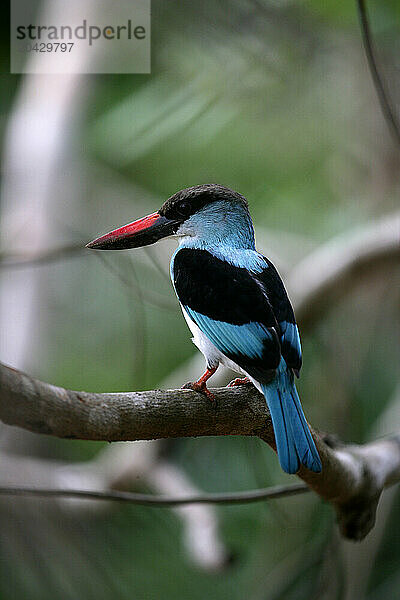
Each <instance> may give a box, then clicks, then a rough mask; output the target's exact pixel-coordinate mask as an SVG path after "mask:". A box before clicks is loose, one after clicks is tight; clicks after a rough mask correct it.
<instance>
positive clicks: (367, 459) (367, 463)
mask: <svg viewBox="0 0 400 600" xmlns="http://www.w3.org/2000/svg"><path fill="white" fill-rule="evenodd" d="M213 392H214V394H215V396H216V399H217V405H216V406H213V405H212V404H211V403H210V402H209V401H208V400H207V399H206V398H203V397H202V396H201V395H199V394H198V393H196V392H194V391H192V390H164V391H162V390H152V391H146V392H127V393H112V394H107V393H104V394H92V393H88V392H75V391H71V390H65V389H63V388H60V387H56V386H53V385H50V384H48V383H44V382H41V381H38V380H36V379H34V378H33V377H30V376H28V375H25V374H23V373H21V372H19V371H17V370H15V369H12V368H9V367H6V366H1V370H0V419H1V420H2V421H3V422H4V423H6V424H8V425H16V426H18V427H23V428H25V429H28V430H30V431H33V432H36V433H41V434H48V435H54V436H57V437H61V438H75V439H85V440H107V441H123V440H125V441H126V440H150V439H160V438H170V437H194V436H214V435H245V436H258V437H259V438H261V439H262V440H264V441H265V442H266V443H267V444H269V445H270V446H271V447H272V448H274V449H275V440H274V434H273V429H272V424H271V418H270V415H269V412H268V409H267V407H266V404H265V400H264V397H263V396H262V395H261V394H259V393H258V392H257V391H256V390H255V389H254V388H252V387H250V386H242V387H240V388H218V389H215V390H213ZM313 435H314V438H315V441H316V444H317V447H318V451H319V453H320V456H321V460H322V465H323V470H322V473H321V474H315V473H312V472H310V471H308V470H307V469H305V468H301V469H300V471H299V472H298V474H297V475H298V477H300V478H301V479H302V480H303V481H305V482H306V483H307V484H308V485H309V486H310V488H312V489H313V490H314V491H315V492H316V493H317V494H319V496H321V498H323V499H324V500H326V501H328V502H330V503H331V504H332V505H333V506H334V508H335V510H336V513H337V516H338V521H339V526H340V529H341V532H342V534H343V535H344V536H345V537H347V538H349V539H354V540H361V539H363V538H364V537H365V536H366V535H367V534H368V532H369V531H370V530H371V529H372V527H373V526H374V522H375V515H376V509H377V505H378V501H379V498H380V495H381V493H382V491H383V489H384V488H385V487H386V486H388V485H390V484H392V483H395V482H397V481H399V480H400V432H399V434H398V435H395V436H392V437H391V438H387V439H382V440H379V441H376V442H372V443H370V444H366V445H363V446H356V445H343V444H341V443H339V442H337V441H335V440H332V439H331V438H329V436H325V435H323V434H320V433H318V432H316V431H313Z"/></svg>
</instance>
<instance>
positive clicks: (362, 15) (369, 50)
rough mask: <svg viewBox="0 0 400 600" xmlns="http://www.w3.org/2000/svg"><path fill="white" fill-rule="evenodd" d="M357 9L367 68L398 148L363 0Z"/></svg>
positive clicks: (397, 128)
mask: <svg viewBox="0 0 400 600" xmlns="http://www.w3.org/2000/svg"><path fill="white" fill-rule="evenodd" d="M357 8H358V16H359V19H360V26H361V34H362V39H363V43H364V49H365V53H366V55H367V60H368V66H369V70H370V72H371V76H372V79H373V82H374V86H375V89H376V93H377V94H378V99H379V103H380V105H381V109H382V112H383V116H384V117H385V120H386V123H387V124H388V127H389V130H390V133H391V134H392V137H393V139H394V141H395V143H396V144H397V145H398V146H400V123H399V122H398V120H397V116H396V113H395V110H394V108H393V106H392V103H391V101H390V98H389V95H388V93H387V91H386V89H385V85H384V83H383V79H382V77H381V75H380V74H379V70H378V66H377V61H376V57H375V49H374V43H373V41H372V34H371V29H370V26H369V21H368V14H367V9H366V6H365V0H357Z"/></svg>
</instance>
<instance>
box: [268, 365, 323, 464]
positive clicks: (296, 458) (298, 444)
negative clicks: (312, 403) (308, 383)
mask: <svg viewBox="0 0 400 600" xmlns="http://www.w3.org/2000/svg"><path fill="white" fill-rule="evenodd" d="M261 387H262V390H263V393H264V396H265V399H266V401H267V404H268V407H269V410H270V413H271V418H272V424H273V427H274V432H275V440H276V449H277V452H278V458H279V462H280V464H281V467H282V469H283V470H284V471H286V473H296V471H298V469H299V465H300V463H301V464H302V465H304V466H305V467H307V469H310V470H311V471H314V472H315V473H319V472H320V471H321V470H322V465H321V459H320V457H319V454H318V451H317V449H316V447H315V443H314V440H313V438H312V436H311V433H310V429H309V427H308V424H307V421H306V418H305V416H304V413H303V409H302V408H301V404H300V399H299V396H298V394H297V390H296V387H295V385H294V381H293V375H292V373H291V372H289V371H288V369H287V366H286V363H285V361H284V360H283V359H282V361H281V363H280V365H279V367H278V372H277V376H276V378H275V379H274V381H272V382H271V383H269V384H267V385H262V386H261Z"/></svg>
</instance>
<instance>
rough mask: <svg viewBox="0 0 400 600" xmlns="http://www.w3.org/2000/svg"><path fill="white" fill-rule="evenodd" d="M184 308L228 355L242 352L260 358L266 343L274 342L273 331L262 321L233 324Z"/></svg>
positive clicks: (216, 345)
mask: <svg viewBox="0 0 400 600" xmlns="http://www.w3.org/2000/svg"><path fill="white" fill-rule="evenodd" d="M184 308H185V310H186V312H187V313H188V315H189V316H190V318H191V319H192V320H193V321H194V322H195V323H196V325H197V326H198V327H199V328H200V329H201V331H202V332H203V333H204V334H205V335H206V336H207V337H208V339H209V340H210V341H211V342H212V343H213V344H214V346H215V347H216V348H218V350H219V351H220V352H222V353H223V354H226V355H227V356H232V355H234V354H241V355H244V356H246V357H248V358H250V359H251V358H253V359H260V358H262V356H263V352H264V351H265V345H266V344H268V343H269V342H272V343H274V335H273V333H272V332H271V331H270V330H269V329H267V327H265V325H261V324H260V323H255V322H250V323H245V324H244V325H232V324H231V323H226V322H225V321H216V320H214V319H211V318H210V317H206V316H205V315H202V314H201V313H199V312H197V311H195V310H193V309H191V308H190V306H184Z"/></svg>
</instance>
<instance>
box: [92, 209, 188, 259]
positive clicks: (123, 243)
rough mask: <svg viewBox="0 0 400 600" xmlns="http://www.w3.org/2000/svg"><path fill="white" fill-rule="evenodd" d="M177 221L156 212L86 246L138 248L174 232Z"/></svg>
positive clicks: (100, 248)
mask: <svg viewBox="0 0 400 600" xmlns="http://www.w3.org/2000/svg"><path fill="white" fill-rule="evenodd" d="M177 226H178V222H177V221H173V220H171V219H167V218H166V217H163V216H161V215H160V214H159V213H158V212H155V213H152V214H151V215H148V216H147V217H143V218H142V219H138V220H137V221H134V222H133V223H128V225H124V226H123V227H120V228H119V229H114V231H110V233H106V234H105V235H102V236H101V237H99V238H97V239H95V240H93V241H92V242H89V244H87V245H86V248H91V249H94V250H125V249H126V248H140V247H142V246H148V245H149V244H154V243H155V242H157V241H158V240H160V239H161V238H163V237H167V236H169V235H172V234H173V233H175V231H176V229H177Z"/></svg>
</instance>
